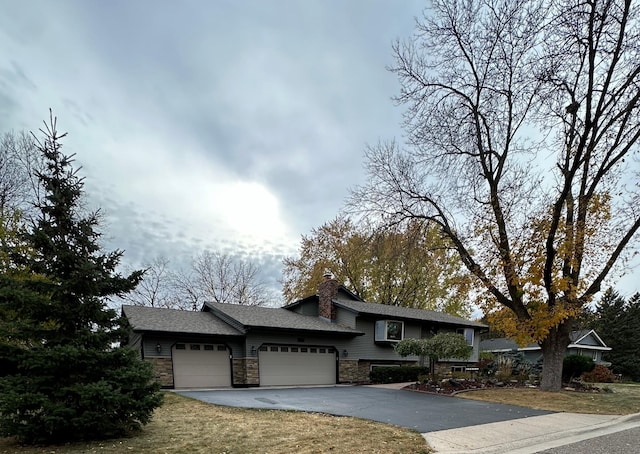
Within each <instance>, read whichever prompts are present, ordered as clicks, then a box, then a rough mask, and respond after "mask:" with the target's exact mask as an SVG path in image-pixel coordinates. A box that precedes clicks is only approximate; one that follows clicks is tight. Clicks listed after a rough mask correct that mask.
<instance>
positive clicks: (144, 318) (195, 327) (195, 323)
mask: <svg viewBox="0 0 640 454" xmlns="http://www.w3.org/2000/svg"><path fill="white" fill-rule="evenodd" d="M122 312H123V313H124V315H125V316H126V317H127V319H128V320H129V323H130V324H131V326H132V327H133V329H134V331H159V332H179V333H190V334H215V335H221V336H240V335H242V333H240V331H238V330H237V329H235V328H233V327H232V326H230V325H228V324H227V323H225V322H223V321H222V320H220V319H218V318H216V317H215V316H214V315H213V314H211V313H210V312H193V311H180V310H177V309H163V308H158V307H145V306H127V305H124V306H122Z"/></svg>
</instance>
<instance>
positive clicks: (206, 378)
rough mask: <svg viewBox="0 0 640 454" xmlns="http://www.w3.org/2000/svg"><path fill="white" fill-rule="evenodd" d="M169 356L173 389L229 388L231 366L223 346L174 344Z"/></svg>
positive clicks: (225, 348) (227, 353)
mask: <svg viewBox="0 0 640 454" xmlns="http://www.w3.org/2000/svg"><path fill="white" fill-rule="evenodd" d="M171 354H172V358H173V382H174V387H175V388H217V387H223V386H231V364H230V361H229V351H228V350H227V347H226V346H225V345H220V344H196V343H176V344H175V345H174V346H173V348H172V349H171Z"/></svg>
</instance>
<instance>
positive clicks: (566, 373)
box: [562, 355, 596, 383]
mask: <svg viewBox="0 0 640 454" xmlns="http://www.w3.org/2000/svg"><path fill="white" fill-rule="evenodd" d="M594 367H596V363H594V362H593V360H592V359H591V358H589V357H586V356H582V355H567V356H565V358H564V360H563V362H562V380H563V381H564V382H565V383H568V382H570V381H571V380H572V379H573V378H576V377H580V376H581V375H582V374H583V373H585V372H591V371H592V370H593V369H594Z"/></svg>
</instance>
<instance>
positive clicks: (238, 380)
mask: <svg viewBox="0 0 640 454" xmlns="http://www.w3.org/2000/svg"><path fill="white" fill-rule="evenodd" d="M232 367H233V384H234V385H253V386H257V385H259V384H260V368H259V367H258V358H234V359H233V363H232Z"/></svg>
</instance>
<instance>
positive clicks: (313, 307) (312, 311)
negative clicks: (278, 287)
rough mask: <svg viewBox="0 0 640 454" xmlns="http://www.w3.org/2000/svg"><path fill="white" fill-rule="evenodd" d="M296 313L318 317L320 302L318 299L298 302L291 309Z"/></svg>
mask: <svg viewBox="0 0 640 454" xmlns="http://www.w3.org/2000/svg"><path fill="white" fill-rule="evenodd" d="M289 310H290V311H292V312H295V313H296V314H301V315H310V316H312V317H317V316H318V315H319V314H318V303H317V302H316V301H305V302H304V303H300V304H298V305H297V306H296V307H294V308H292V309H289Z"/></svg>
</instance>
